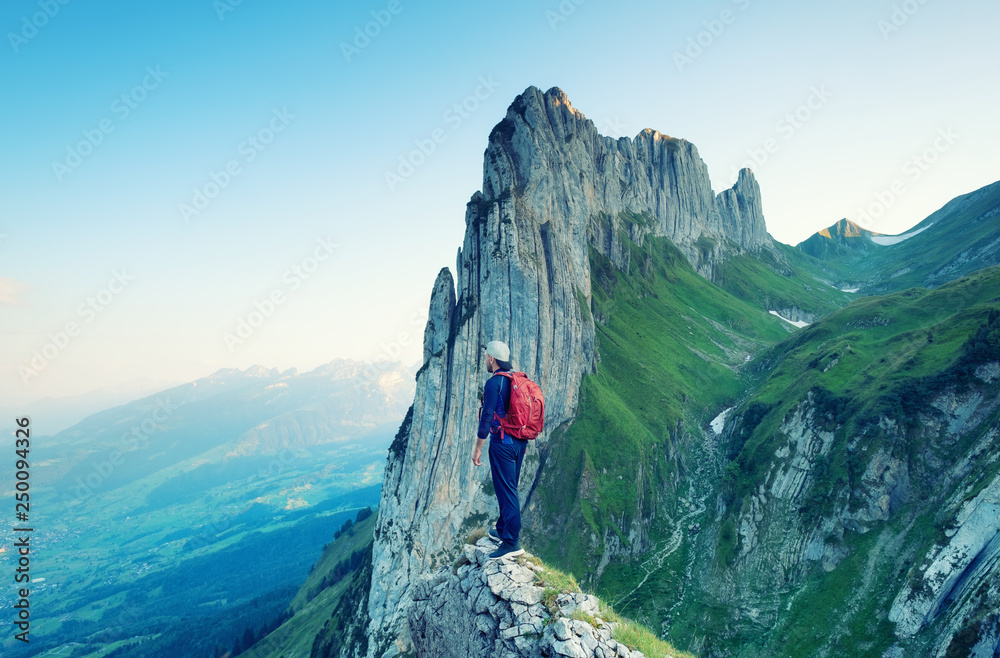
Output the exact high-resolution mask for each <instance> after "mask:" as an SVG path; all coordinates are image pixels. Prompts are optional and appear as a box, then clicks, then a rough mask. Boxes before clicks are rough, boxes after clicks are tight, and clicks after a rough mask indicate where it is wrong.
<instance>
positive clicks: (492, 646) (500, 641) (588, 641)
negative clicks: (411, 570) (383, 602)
mask: <svg viewBox="0 0 1000 658" xmlns="http://www.w3.org/2000/svg"><path fill="white" fill-rule="evenodd" d="M495 546H496V545H495V544H493V543H492V542H490V541H489V540H487V539H485V538H484V539H480V540H479V542H478V543H476V545H474V546H472V545H468V544H467V545H466V546H465V547H464V549H463V554H462V557H461V558H460V559H459V562H458V564H459V565H460V566H458V568H457V569H455V570H452V569H451V568H449V567H443V568H441V569H440V570H438V571H436V572H434V573H431V574H427V575H425V576H422V577H421V579H420V580H419V582H418V583H416V584H415V585H414V586H413V593H412V598H413V605H412V607H411V608H410V610H409V624H410V627H411V629H412V633H411V636H412V638H413V647H414V650H415V652H416V655H417V657H418V658H432V657H433V658H469V657H470V656H476V657H477V658H536V657H538V658H540V657H541V656H553V657H559V656H567V657H569V658H643V656H644V654H643V653H642V652H641V651H638V650H630V649H629V648H628V647H626V646H625V645H624V644H621V643H620V642H618V641H616V640H615V639H613V637H612V633H613V631H614V628H615V626H616V624H615V623H612V622H607V621H605V620H603V619H601V618H600V611H599V603H598V600H597V598H596V597H595V596H593V595H589V594H581V593H571V592H563V593H560V594H559V595H558V596H553V600H552V601H551V602H543V596H544V594H545V588H544V587H542V586H541V585H539V584H538V583H537V581H538V580H539V575H540V574H544V573H545V567H544V566H541V565H540V564H538V563H537V562H536V561H532V560H531V559H530V558H531V556H530V554H527V553H525V554H524V556H523V557H519V558H504V559H502V560H497V559H493V560H491V559H489V557H488V555H489V552H490V551H492V550H493V549H494V548H495ZM546 604H548V605H546ZM550 607H551V608H550ZM577 610H579V611H580V612H581V613H583V614H582V615H578V616H580V617H584V618H587V617H589V618H591V619H594V622H595V624H596V625H594V624H591V623H590V622H589V621H584V620H583V619H573V618H571V617H572V615H573V613H574V612H575V611H577Z"/></svg>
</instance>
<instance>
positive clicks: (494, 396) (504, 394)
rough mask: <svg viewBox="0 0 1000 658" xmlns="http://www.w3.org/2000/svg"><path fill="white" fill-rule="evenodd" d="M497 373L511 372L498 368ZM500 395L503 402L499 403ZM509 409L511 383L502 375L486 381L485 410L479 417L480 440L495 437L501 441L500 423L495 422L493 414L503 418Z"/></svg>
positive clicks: (484, 390)
mask: <svg viewBox="0 0 1000 658" xmlns="http://www.w3.org/2000/svg"><path fill="white" fill-rule="evenodd" d="M497 372H510V371H509V370H504V369H503V368H498V369H497V370H495V371H494V373H497ZM498 393H499V397H501V398H502V401H498ZM509 407H510V381H509V380H508V379H507V378H506V377H504V376H502V375H497V374H494V375H493V376H492V377H490V378H489V379H487V380H486V386H484V387H483V410H482V412H481V413H480V415H479V433H478V434H477V436H478V437H479V438H480V439H485V438H486V437H487V435H489V436H490V437H491V438H493V437H495V438H498V439H499V438H500V423H499V421H496V420H493V413H494V412H496V413H497V414H498V415H499V416H503V415H504V414H505V413H506V410H507V409H508V408H509Z"/></svg>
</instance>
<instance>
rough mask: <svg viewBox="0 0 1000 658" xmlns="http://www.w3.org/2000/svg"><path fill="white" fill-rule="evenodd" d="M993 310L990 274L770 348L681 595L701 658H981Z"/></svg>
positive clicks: (992, 438)
mask: <svg viewBox="0 0 1000 658" xmlns="http://www.w3.org/2000/svg"><path fill="white" fill-rule="evenodd" d="M998 295H1000V271H998V269H997V268H991V269H988V270H983V271H981V272H980V273H977V274H975V275H973V276H971V277H967V278H965V279H962V280H960V281H958V282H955V283H953V284H950V285H949V286H948V287H947V289H945V290H940V291H930V292H928V291H917V290H911V291H907V292H904V293H899V294H897V295H893V296H891V297H888V298H881V299H878V300H871V301H870V302H869V303H867V304H864V303H858V304H852V305H851V306H848V307H847V308H845V309H842V310H841V311H838V312H836V313H834V314H832V315H831V316H829V317H827V318H825V319H823V320H821V321H820V322H819V323H818V324H817V325H814V326H812V327H810V328H809V329H807V330H805V331H803V332H802V333H801V334H800V335H799V336H798V340H796V341H791V344H788V345H779V348H781V349H780V351H779V352H778V353H777V355H776V356H775V358H776V360H777V361H776V362H773V363H770V364H767V365H766V366H762V367H766V368H767V369H768V370H769V372H770V374H769V377H768V379H767V380H766V381H765V382H764V383H763V384H762V386H761V388H760V389H759V390H757V391H756V392H754V393H753V395H752V396H751V397H750V399H749V400H748V401H746V402H745V403H744V404H743V405H741V407H740V408H739V409H738V410H737V412H736V413H735V414H733V416H732V417H731V418H730V419H729V420H728V422H727V424H726V430H725V433H724V439H725V442H726V443H727V444H728V445H729V447H730V455H732V456H734V458H733V459H732V461H731V462H730V463H729V465H727V466H726V471H727V473H726V478H725V479H724V481H723V483H722V487H721V490H720V495H719V499H718V505H719V510H720V512H721V513H720V514H718V515H717V517H716V519H717V520H716V523H715V524H713V525H712V526H711V527H710V528H709V529H708V531H707V532H706V533H704V535H705V536H704V537H703V544H702V546H701V549H702V550H703V551H704V552H705V554H706V555H709V556H711V558H710V559H707V560H704V561H702V562H700V564H699V566H698V567H697V568H696V575H695V577H694V579H693V580H694V581H695V582H696V583H697V584H696V587H700V588H702V595H701V596H700V598H698V603H697V606H698V607H699V608H700V610H701V611H699V612H694V608H692V609H691V612H692V613H693V614H694V615H695V616H696V618H697V621H694V620H692V621H691V622H690V623H691V624H693V625H699V626H700V627H701V628H702V630H703V631H704V632H708V633H709V634H712V633H715V634H716V636H715V639H714V640H712V641H711V642H709V644H708V645H706V646H704V647H702V649H703V650H704V653H706V654H712V655H726V654H728V653H730V652H732V650H733V647H734V646H739V647H741V649H742V651H743V652H744V654H746V655H773V654H774V653H782V652H787V647H788V646H789V643H794V646H796V650H797V651H798V652H800V653H801V654H802V655H817V656H823V655H826V656H836V655H862V654H865V655H885V656H891V657H902V656H916V655H922V656H924V655H926V656H945V655H948V656H966V655H976V656H979V655H984V656H993V655H996V652H997V651H998V649H1000V645H998V643H997V633H996V628H997V622H998V615H997V613H996V611H997V610H998V609H1000V587H998V585H1000V570H998V568H997V567H998V565H1000V498H998V495H1000V463H998V459H997V455H998V454H1000V395H998V392H1000V365H998V363H997V361H996V359H997V358H998V356H1000V312H998V310H997V309H996V302H997V300H998V299H1000V297H998ZM959 298H961V299H962V301H963V303H962V305H961V310H960V311H959V312H957V313H955V314H951V313H948V311H947V310H946V309H948V308H949V307H950V306H951V305H950V304H949V303H948V302H946V300H948V299H952V300H954V299H959ZM873 313H874V315H873ZM713 605H714V606H721V608H716V609H717V610H719V609H722V608H724V609H725V610H726V612H725V615H724V618H725V621H722V620H721V619H718V618H716V619H715V620H712V619H710V618H709V617H708V616H706V615H705V614H704V613H703V610H704V609H706V607H708V608H711V607H712V606H713ZM820 620H829V621H827V622H826V623H822V624H820V623H819V621H820ZM724 627H725V628H724ZM710 629H714V630H710ZM726 637H728V638H729V640H730V641H729V642H727V641H726V639H725V638H726ZM750 647H753V648H750ZM970 652H971V653H970Z"/></svg>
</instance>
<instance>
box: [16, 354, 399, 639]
mask: <svg viewBox="0 0 1000 658" xmlns="http://www.w3.org/2000/svg"><path fill="white" fill-rule="evenodd" d="M413 377H414V369H411V368H406V367H404V366H402V365H401V364H399V363H379V364H369V363H361V362H355V361H351V360H336V361H333V362H331V363H329V364H326V365H324V366H321V367H319V368H316V369H315V370H313V371H311V372H307V373H298V372H296V371H295V370H294V369H293V370H288V371H284V372H279V371H278V370H277V369H266V368H263V367H260V366H254V367H251V368H247V369H246V370H236V369H224V370H219V371H218V372H215V373H213V374H212V375H209V376H208V377H203V378H201V379H198V380H196V381H193V382H190V383H188V384H182V385H179V386H175V387H172V388H168V389H166V390H162V391H159V392H157V393H155V394H152V395H148V396H146V397H144V398H142V399H139V400H134V401H132V402H128V403H126V404H122V405H120V406H117V407H114V408H111V409H106V410H104V411H101V412H99V413H96V414H93V415H91V416H88V417H87V418H85V419H83V420H82V421H80V422H79V423H76V424H75V425H73V426H72V427H69V428H67V429H65V430H63V431H61V432H59V433H57V434H55V435H54V436H39V437H37V438H35V440H34V442H33V446H34V447H33V448H32V453H31V454H32V457H33V462H32V468H33V471H32V474H33V480H32V507H31V509H32V517H31V519H32V522H33V524H34V526H35V527H36V529H37V530H38V532H37V534H36V538H37V539H38V541H39V545H38V547H37V550H38V557H37V560H36V561H34V562H33V563H32V568H33V571H32V573H33V575H37V576H38V577H42V578H44V582H39V584H37V585H35V586H33V587H32V590H33V598H32V605H33V606H35V607H37V609H38V611H39V613H38V621H37V622H35V625H33V629H37V631H36V632H37V633H38V634H37V636H32V642H31V645H30V646H31V649H30V651H29V650H27V649H26V648H25V647H24V646H23V645H22V643H20V642H16V643H15V642H14V641H13V640H12V639H9V638H5V639H4V645H3V648H2V650H0V652H2V653H3V655H35V653H37V652H40V651H42V650H49V649H54V648H57V647H63V650H66V648H67V647H70V648H72V649H73V651H74V655H78V656H89V655H95V656H96V655H105V653H106V652H107V651H109V650H110V649H114V648H115V647H120V649H118V650H119V655H123V654H124V653H126V652H127V651H133V650H134V651H136V652H137V654H136V655H164V656H165V655H202V653H204V655H206V656H207V655H210V654H211V652H212V650H213V647H214V646H215V645H218V646H222V647H228V648H230V649H231V648H232V647H233V646H234V643H233V641H234V638H236V637H238V636H241V634H242V633H243V632H244V630H245V628H247V627H250V628H256V629H259V628H260V627H262V626H265V625H266V624H267V623H271V622H274V621H275V620H276V619H277V618H278V617H279V616H280V614H281V613H282V611H283V610H284V608H285V607H286V606H287V605H288V604H289V602H290V601H291V599H292V597H293V596H294V593H295V589H296V588H297V585H298V583H299V582H300V581H301V580H302V579H304V578H305V576H306V574H307V571H308V568H309V566H310V564H312V563H313V562H314V561H315V560H316V559H317V557H318V556H319V555H320V551H321V547H322V545H323V544H325V543H328V542H330V541H331V540H332V539H333V535H334V533H335V532H336V531H337V530H338V529H339V528H340V527H341V526H342V525H343V524H344V523H345V521H347V520H348V519H353V518H354V517H355V516H356V515H357V514H358V511H359V510H360V509H362V508H364V507H366V506H367V507H375V505H377V503H378V499H379V491H380V487H381V482H382V471H383V468H384V464H385V456H386V450H387V448H388V447H389V444H390V442H391V441H392V437H393V435H394V433H395V429H396V427H397V426H398V424H399V422H400V420H401V419H402V418H403V416H404V414H405V411H406V407H407V405H408V404H409V402H410V400H412V397H413V391H414V378H413ZM11 464H12V462H10V460H8V462H7V463H4V464H3V468H8V467H9V466H10V465H11ZM2 477H3V478H4V479H3V481H4V482H12V481H13V476H12V474H10V473H7V472H4V473H3V475H2ZM4 534H5V541H4V545H5V546H10V542H8V541H6V540H7V539H8V538H9V535H10V531H9V530H7V531H5V532H4ZM11 603H12V601H10V600H9V597H5V599H4V601H3V602H0V607H9V606H10V605H11ZM9 612H10V610H8V613H9ZM192 629H198V632H197V633H194V632H193V631H192ZM128 647H132V648H131V649H129V648H128ZM195 648H196V649H197V652H198V653H195V652H194V650H195Z"/></svg>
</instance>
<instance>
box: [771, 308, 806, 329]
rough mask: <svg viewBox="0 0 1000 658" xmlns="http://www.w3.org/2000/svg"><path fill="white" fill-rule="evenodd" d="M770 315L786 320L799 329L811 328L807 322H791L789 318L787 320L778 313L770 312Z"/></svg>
mask: <svg viewBox="0 0 1000 658" xmlns="http://www.w3.org/2000/svg"><path fill="white" fill-rule="evenodd" d="M768 313H770V314H771V315H774V316H777V317H779V318H781V319H782V320H784V321H785V322H787V323H788V324H794V325H795V326H796V327H799V328H802V327H808V326H809V323H808V322H806V321H805V320H789V319H788V318H786V317H785V316H783V315H782V314H781V313H778V312H777V311H768Z"/></svg>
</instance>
